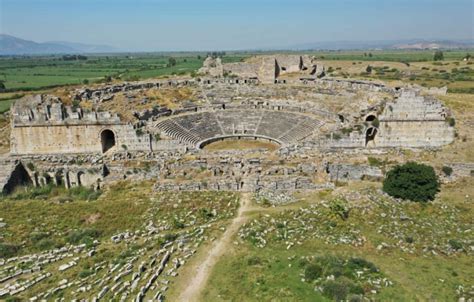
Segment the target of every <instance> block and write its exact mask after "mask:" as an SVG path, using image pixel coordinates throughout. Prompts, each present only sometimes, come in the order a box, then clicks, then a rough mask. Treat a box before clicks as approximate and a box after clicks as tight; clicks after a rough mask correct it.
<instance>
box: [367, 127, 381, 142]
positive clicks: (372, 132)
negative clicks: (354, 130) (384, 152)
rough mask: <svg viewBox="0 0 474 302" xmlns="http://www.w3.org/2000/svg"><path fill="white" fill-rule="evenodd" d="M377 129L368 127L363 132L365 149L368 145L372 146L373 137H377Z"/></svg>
mask: <svg viewBox="0 0 474 302" xmlns="http://www.w3.org/2000/svg"><path fill="white" fill-rule="evenodd" d="M377 132H378V130H377V128H375V127H370V128H368V129H367V131H366V132H365V146H366V147H367V146H368V145H369V143H372V144H374V143H375V142H374V140H375V136H376V135H377Z"/></svg>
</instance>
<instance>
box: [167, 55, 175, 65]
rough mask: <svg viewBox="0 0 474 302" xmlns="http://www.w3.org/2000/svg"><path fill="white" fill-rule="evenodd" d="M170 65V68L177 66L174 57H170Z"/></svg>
mask: <svg viewBox="0 0 474 302" xmlns="http://www.w3.org/2000/svg"><path fill="white" fill-rule="evenodd" d="M168 65H169V66H170V67H172V66H175V65H176V59H175V58H173V57H170V58H169V59H168Z"/></svg>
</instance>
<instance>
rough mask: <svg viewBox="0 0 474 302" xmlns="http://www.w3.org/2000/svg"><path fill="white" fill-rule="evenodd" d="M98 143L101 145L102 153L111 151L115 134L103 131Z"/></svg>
mask: <svg viewBox="0 0 474 302" xmlns="http://www.w3.org/2000/svg"><path fill="white" fill-rule="evenodd" d="M100 142H101V144H102V153H105V152H107V151H109V150H110V149H112V148H113V147H114V146H115V144H116V141H115V134H114V132H113V131H112V130H109V129H105V130H103V131H102V132H101V133H100Z"/></svg>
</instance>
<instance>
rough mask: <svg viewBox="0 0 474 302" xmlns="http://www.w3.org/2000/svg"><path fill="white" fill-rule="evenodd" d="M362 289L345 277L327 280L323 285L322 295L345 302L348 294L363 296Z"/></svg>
mask: <svg viewBox="0 0 474 302" xmlns="http://www.w3.org/2000/svg"><path fill="white" fill-rule="evenodd" d="M363 293H364V289H363V288H362V287H360V286H359V285H357V284H355V283H354V282H352V281H351V280H350V279H348V278H346V277H340V278H337V279H336V280H328V281H326V282H324V284H323V294H324V295H325V296H327V297H329V298H331V299H334V300H336V301H341V300H346V297H347V295H349V294H363Z"/></svg>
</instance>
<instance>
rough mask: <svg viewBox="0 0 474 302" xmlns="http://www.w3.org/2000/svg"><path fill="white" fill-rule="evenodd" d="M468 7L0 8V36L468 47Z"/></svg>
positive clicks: (156, 44)
mask: <svg viewBox="0 0 474 302" xmlns="http://www.w3.org/2000/svg"><path fill="white" fill-rule="evenodd" d="M473 3H474V1H472V0H457V1H445V0H431V1H429V0H416V1H409V0H394V1H390V2H389V3H386V2H382V1H375V0H360V1H356V0H345V1H337V2H336V1H334V0H332V1H331V0H316V1H308V0H295V1H284V0H274V1H268V0H263V1H250V0H242V1H239V2H227V1H226V2H225V1H219V0H205V1H200V2H195V1H191V0H181V1H171V0H138V1H133V2H132V1H125V0H118V1H110V0H96V1H93V0H79V1H76V2H69V1H61V0H0V14H1V24H0V27H1V28H0V33H4V34H8V35H12V36H16V37H19V38H22V39H26V40H33V41H36V42H48V41H69V42H77V43H87V44H101V45H110V46H113V47H116V48H118V49H121V50H127V51H199V50H211V49H215V50H220V49H221V50H244V49H245V50H248V49H268V48H279V47H285V46H290V45H300V44H308V43H316V42H330V41H390V40H408V39H420V38H422V39H425V40H435V39H452V40H472V39H474V34H473V28H474V20H473V19H474V17H473Z"/></svg>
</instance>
